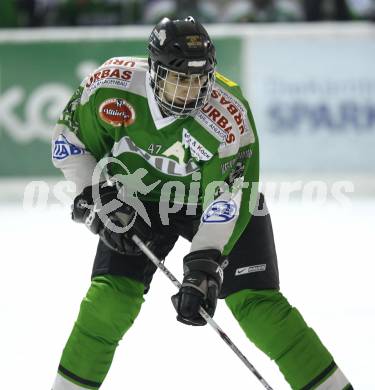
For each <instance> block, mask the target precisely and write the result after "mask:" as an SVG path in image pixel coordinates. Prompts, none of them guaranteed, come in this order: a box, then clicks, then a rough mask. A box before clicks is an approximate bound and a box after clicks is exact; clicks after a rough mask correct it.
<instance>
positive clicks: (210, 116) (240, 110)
mask: <svg viewBox="0 0 375 390" xmlns="http://www.w3.org/2000/svg"><path fill="white" fill-rule="evenodd" d="M215 76H216V80H215V84H214V86H213V88H212V92H211V96H210V97H209V99H208V101H207V103H206V104H205V105H204V106H203V107H202V109H201V110H200V111H199V112H198V113H197V115H196V116H195V119H196V121H197V122H198V123H199V124H200V125H201V126H202V127H204V128H205V130H206V131H207V132H209V133H210V134H211V135H212V136H214V137H215V138H216V139H218V140H219V141H220V147H219V150H218V154H219V157H220V158H222V157H229V156H232V155H235V154H237V153H238V151H239V149H240V148H241V147H243V146H245V145H248V144H251V143H254V142H255V136H254V131H253V128H252V125H251V119H250V118H252V116H251V112H250V108H249V105H248V104H247V101H246V99H245V98H244V97H243V95H242V93H241V89H240V88H239V86H238V85H237V84H236V83H235V82H234V81H231V80H229V79H228V78H226V77H225V76H223V75H221V74H220V73H218V72H216V75H215Z"/></svg>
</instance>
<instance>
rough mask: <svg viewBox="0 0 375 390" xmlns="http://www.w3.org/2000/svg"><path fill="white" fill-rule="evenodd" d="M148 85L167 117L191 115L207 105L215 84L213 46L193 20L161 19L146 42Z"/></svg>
mask: <svg viewBox="0 0 375 390" xmlns="http://www.w3.org/2000/svg"><path fill="white" fill-rule="evenodd" d="M148 51H149V66H150V76H151V86H152V87H153V90H154V94H155V98H156V100H157V102H158V104H159V106H160V107H161V108H162V110H163V111H164V112H165V113H166V114H168V115H175V116H184V115H188V114H190V115H191V114H193V113H194V112H196V111H197V110H198V109H200V108H201V107H202V106H203V105H204V104H205V102H206V100H207V98H208V96H209V94H210V93H211V90H212V86H213V82H214V71H215V65H216V58H215V47H214V45H213V43H212V41H211V38H210V37H209V35H208V33H207V31H206V30H205V28H204V27H203V26H202V25H201V24H200V23H199V22H197V21H196V20H194V18H193V17H191V16H189V17H188V18H186V19H184V20H170V19H168V18H164V19H162V20H161V21H160V22H159V23H158V24H157V25H156V26H155V27H154V29H153V30H152V32H151V35H150V38H149V43H148Z"/></svg>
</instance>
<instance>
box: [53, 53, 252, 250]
mask: <svg viewBox="0 0 375 390" xmlns="http://www.w3.org/2000/svg"><path fill="white" fill-rule="evenodd" d="M67 143H71V144H72V145H75V146H76V147H77V149H76V150H77V151H81V153H77V154H71V153H67V149H69V147H71V146H70V145H68V144H67ZM54 149H55V150H54V153H53V155H54V164H55V166H56V167H58V168H60V169H61V170H62V171H63V172H64V174H65V176H66V178H67V179H69V180H72V181H73V182H75V183H76V185H77V191H78V192H80V191H81V190H82V189H83V188H84V187H85V186H87V185H90V184H91V177H92V172H93V169H94V167H95V164H96V162H97V161H99V160H100V159H101V158H103V157H104V156H106V155H108V154H110V155H112V156H113V157H115V158H117V159H118V160H120V161H121V162H122V163H123V164H124V165H125V167H126V169H127V170H128V171H129V172H130V173H134V172H135V171H136V170H137V169H139V168H144V169H146V170H147V172H148V174H147V175H145V176H144V177H143V180H142V181H143V183H144V185H145V186H149V185H152V184H154V183H156V182H159V184H158V185H157V186H156V187H155V188H154V189H153V190H152V191H151V192H149V193H147V194H142V193H139V194H137V195H138V197H139V198H140V199H141V200H148V201H155V202H159V200H160V198H163V199H164V198H165V190H166V189H167V188H170V186H171V185H173V183H176V184H175V186H176V187H177V188H176V194H175V198H174V199H171V200H174V201H175V202H184V203H187V202H189V203H198V204H201V203H202V202H203V201H204V199H203V198H204V194H206V195H207V196H206V203H209V201H208V199H210V200H212V195H213V193H214V192H215V191H214V189H213V188H212V184H211V183H212V182H214V181H217V182H224V181H226V182H227V183H228V184H229V185H231V184H232V183H233V180H234V177H238V176H240V173H242V171H244V181H245V182H247V183H248V184H247V185H246V187H247V188H243V189H242V190H241V188H239V189H238V190H237V191H233V193H232V194H229V193H228V192H229V191H225V192H226V193H224V194H222V196H221V197H219V198H217V200H224V201H231V202H233V203H234V205H235V206H234V207H232V208H231V212H235V211H236V213H235V214H236V215H235V216H234V218H233V219H232V220H231V221H229V222H227V223H222V224H220V223H215V224H202V226H201V228H200V229H199V231H198V233H197V235H196V237H195V238H194V240H193V242H192V250H197V249H203V248H204V247H206V245H207V242H209V244H210V247H211V248H217V249H219V250H221V251H223V253H224V254H227V253H229V252H230V250H231V248H232V247H233V245H234V243H235V242H236V240H237V238H238V237H239V236H240V234H241V233H242V231H243V229H244V228H245V226H246V224H247V223H248V221H249V218H250V211H249V198H250V193H251V183H253V182H256V183H257V182H258V177H259V162H258V140H257V135H256V132H255V126H254V121H253V118H252V115H251V111H250V108H249V106H248V103H247V102H246V100H245V99H244V98H243V96H242V94H241V91H240V89H239V87H238V86H237V85H236V84H234V83H233V82H231V81H228V80H226V79H225V78H224V77H223V76H220V75H217V82H216V85H215V86H214V89H213V91H212V94H211V99H210V100H209V102H208V103H207V104H206V105H205V106H204V107H203V109H202V110H201V111H200V112H199V113H198V114H197V115H196V116H195V117H194V118H193V117H187V118H183V119H176V118H175V117H168V118H163V117H162V115H161V113H160V111H159V108H158V106H157V103H156V101H155V99H154V95H153V91H152V89H151V87H150V83H149V80H148V64H147V60H146V59H139V58H127V57H123V58H114V59H110V60H108V61H107V62H105V63H104V64H103V65H102V66H101V67H100V68H99V69H98V70H97V71H95V72H94V73H93V74H92V75H90V76H89V77H87V78H86V79H85V80H84V81H83V83H82V84H81V86H80V88H79V89H78V90H77V91H76V93H75V94H74V96H73V97H72V100H71V101H70V103H69V104H68V106H67V107H66V109H65V111H64V113H63V115H62V117H61V119H60V120H59V122H58V125H57V126H56V128H55V135H54ZM111 170H112V172H111V174H127V173H129V172H126V170H125V169H124V167H123V166H121V164H114V165H113V166H112V168H111ZM197 178H198V180H197ZM172 182H173V183H172ZM197 182H198V183H200V184H199V188H200V189H201V191H199V194H198V193H197V191H194V186H197ZM192 185H193V187H191V186H192ZM239 187H241V186H239ZM244 187H245V186H244ZM228 188H229V187H227V189H228ZM163 190H164V191H163ZM205 190H206V191H205ZM218 191H220V190H217V191H216V192H218ZM189 194H190V195H191V196H190V198H191V199H189ZM164 200H165V199H164ZM166 200H169V199H166ZM250 206H251V205H250ZM230 217H231V216H229V218H230Z"/></svg>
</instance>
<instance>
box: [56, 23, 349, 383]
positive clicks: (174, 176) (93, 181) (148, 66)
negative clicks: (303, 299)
mask: <svg viewBox="0 0 375 390" xmlns="http://www.w3.org/2000/svg"><path fill="white" fill-rule="evenodd" d="M148 53H149V55H148V58H134V57H116V58H111V59H109V60H107V61H106V62H104V64H103V65H101V66H100V67H99V68H98V69H96V70H95V71H94V72H93V73H92V74H90V75H88V76H87V77H86V78H85V79H84V80H83V82H82V83H81V85H80V86H79V88H78V89H77V90H76V91H75V93H74V94H73V96H72V98H71V100H70V101H69V102H68V104H67V106H66V107H65V109H64V111H63V113H62V115H61V117H60V119H59V121H58V123H57V125H56V127H55V129H54V134H53V145H52V153H53V163H54V165H55V166H56V167H57V168H59V169H61V170H62V172H63V173H64V175H65V177H66V179H67V180H71V181H73V182H74V183H75V184H76V188H77V196H76V197H75V199H74V203H73V206H72V217H73V219H74V220H75V221H76V222H81V223H83V224H85V225H86V226H87V227H88V228H89V229H90V230H91V231H92V232H93V233H96V234H98V236H99V243H98V248H97V253H96V257H95V260H94V265H93V271H92V281H91V286H90V288H89V290H88V292H87V295H86V297H85V298H84V299H83V301H82V303H81V306H80V312H79V315H78V318H77V321H76V322H75V324H74V327H73V330H72V332H71V334H70V337H69V339H68V341H67V343H66V345H65V348H64V350H63V353H62V356H61V360H60V363H59V366H58V373H57V376H56V380H55V382H54V384H53V390H70V389H71V390H78V389H98V388H100V386H101V385H102V383H103V381H104V379H105V377H106V375H107V373H108V370H109V368H110V366H111V362H112V359H113V356H114V353H115V349H116V347H117V345H118V342H119V341H120V340H121V339H122V337H123V336H124V334H125V333H126V331H127V330H128V329H129V328H130V327H131V325H132V324H133V322H134V320H135V319H136V317H137V315H138V313H139V311H140V308H141V305H142V302H143V295H144V294H145V293H147V291H148V289H149V286H150V283H151V280H152V276H153V274H154V272H155V271H156V267H155V266H154V265H153V264H152V263H151V261H150V260H148V258H147V257H146V256H145V255H144V254H143V253H142V252H141V251H140V250H139V248H138V247H137V246H136V245H135V244H134V243H133V241H132V240H131V237H132V235H133V234H137V235H138V236H139V237H140V238H141V239H143V240H144V241H145V242H146V243H147V245H148V246H149V248H151V249H152V250H153V252H154V253H155V254H156V255H157V256H158V257H159V258H161V259H164V258H165V257H166V256H167V255H168V253H169V252H170V251H171V249H172V248H173V246H174V244H175V242H176V241H177V239H178V237H179V236H182V237H184V238H186V239H188V240H189V241H191V248H190V252H189V253H187V254H186V256H185V257H184V258H183V259H181V260H182V261H181V263H182V264H181V265H183V272H184V277H183V284H182V287H181V289H180V291H179V292H178V293H177V294H176V295H174V296H173V297H172V302H173V305H174V307H175V309H176V311H177V320H178V321H180V322H182V323H184V324H189V325H205V323H206V322H205V321H204V320H203V319H202V317H200V315H199V314H198V308H199V306H200V305H202V306H203V307H204V308H205V309H206V310H207V311H208V313H209V314H210V315H211V316H212V315H214V312H215V308H216V303H217V299H218V298H221V299H225V302H226V304H227V305H228V307H229V308H230V310H231V312H232V313H233V315H234V317H235V318H236V319H237V321H238V322H239V324H240V326H241V327H242V329H243V331H244V332H245V334H246V336H247V337H248V338H249V340H251V341H252V342H253V343H254V344H255V345H256V346H257V347H258V348H259V349H260V350H262V351H263V352H264V353H266V354H267V355H268V356H269V358H270V359H272V360H274V361H275V363H276V364H277V365H278V367H279V369H280V370H281V372H282V374H283V375H284V377H285V379H286V381H287V382H288V383H289V385H290V386H291V388H292V389H303V390H308V389H319V390H328V389H329V390H344V389H345V390H348V389H352V386H351V384H350V383H349V382H348V380H347V379H346V377H345V376H344V374H343V373H342V372H341V370H340V368H339V367H338V366H337V365H336V363H335V361H334V359H333V357H332V355H331V354H330V353H329V351H328V350H327V349H326V348H325V347H324V345H323V344H322V342H321V341H320V339H319V338H318V336H317V335H316V333H315V332H314V330H313V329H311V328H310V327H309V326H308V325H307V324H306V323H305V322H304V320H303V318H302V316H301V314H300V313H299V312H298V310H297V309H296V308H294V307H292V306H291V305H290V304H289V303H288V301H287V300H286V298H285V297H284V296H283V295H282V293H281V292H280V291H279V277H278V267H277V257H276V250H275V245H274V238H273V232H272V226H271V220H270V216H269V214H268V213H267V212H265V211H266V210H267V209H266V204H265V201H264V196H263V194H262V193H259V192H258V187H257V185H256V184H257V183H258V178H259V152H258V136H257V132H256V128H255V124H254V120H253V117H252V114H251V110H250V107H249V104H248V102H247V101H246V99H245V98H244V97H243V95H242V93H241V90H240V88H239V86H238V85H237V84H236V83H235V82H233V81H231V80H229V79H228V78H226V77H225V76H223V75H222V74H220V73H218V72H217V71H216V69H215V68H216V56H215V48H214V45H213V43H212V41H211V39H210V37H209V35H208V34H207V32H206V30H205V29H204V28H203V26H202V25H201V24H200V23H199V22H197V21H196V20H194V18H192V17H188V18H186V19H184V20H170V19H168V18H164V19H163V20H161V21H160V22H159V23H158V24H157V25H156V26H155V27H154V29H153V30H152V32H151V35H150V38H149V42H148ZM124 54H127V53H124ZM103 158H104V160H103ZM105 158H107V160H105ZM99 161H101V165H103V166H104V168H105V169H104V168H103V170H102V171H101V170H100V169H99V170H98V165H97V163H98V162H99ZM103 161H104V162H103ZM105 171H106V172H105ZM97 172H100V174H97ZM103 172H105V173H103ZM105 175H107V176H105ZM108 178H109V179H110V180H107V179H108ZM218 183H220V184H219V185H218ZM124 189H125V190H124ZM124 194H126V195H124ZM254 194H255V195H254ZM254 199H256V201H255V202H254ZM126 200H128V201H126ZM103 210H104V211H105V212H103ZM124 231H125V232H124ZM124 380H125V378H124Z"/></svg>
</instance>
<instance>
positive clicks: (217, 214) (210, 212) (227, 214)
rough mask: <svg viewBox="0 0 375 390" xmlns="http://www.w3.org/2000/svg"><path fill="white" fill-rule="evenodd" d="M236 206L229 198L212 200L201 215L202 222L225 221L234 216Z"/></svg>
mask: <svg viewBox="0 0 375 390" xmlns="http://www.w3.org/2000/svg"><path fill="white" fill-rule="evenodd" d="M236 211H237V206H236V204H235V203H234V202H233V201H232V200H230V201H229V202H227V201H224V200H217V201H215V202H213V203H212V204H211V205H210V206H209V207H208V209H207V210H206V211H205V212H204V213H203V215H202V222H203V223H223V222H224V223H225V222H229V221H231V220H232V219H233V218H234V217H235V216H236Z"/></svg>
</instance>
